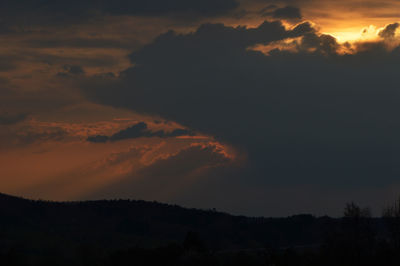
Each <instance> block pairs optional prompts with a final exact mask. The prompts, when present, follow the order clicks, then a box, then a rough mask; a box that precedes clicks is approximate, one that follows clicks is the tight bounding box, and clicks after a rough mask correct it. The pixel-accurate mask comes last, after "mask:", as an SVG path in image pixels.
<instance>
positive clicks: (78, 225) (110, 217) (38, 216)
mask: <svg viewBox="0 0 400 266" xmlns="http://www.w3.org/2000/svg"><path fill="white" fill-rule="evenodd" d="M0 215H1V219H0V226H1V227H0V234H1V236H2V237H1V238H0V241H2V240H3V241H4V239H5V240H7V237H9V239H8V240H7V241H15V242H17V241H18V236H23V235H32V237H33V236H34V237H33V238H32V239H31V241H32V244H34V242H35V241H36V240H35V239H40V241H41V242H46V241H47V242H49V243H51V242H52V241H55V240H56V239H58V240H60V241H67V242H70V243H72V244H73V243H74V242H79V243H86V244H91V243H92V242H95V243H96V245H100V246H104V247H127V246H137V245H140V246H144V247H154V246H159V245H162V244H165V243H172V242H176V243H180V242H181V241H182V240H183V239H184V238H185V236H186V234H187V233H188V232H196V233H197V234H198V235H199V236H200V237H201V238H202V239H203V241H204V242H205V243H206V244H207V246H209V247H211V248H214V249H244V248H247V249H248V248H264V247H287V246H308V245H316V244H318V243H321V241H322V239H323V235H324V232H325V231H326V230H328V228H331V227H332V226H333V224H335V219H332V218H328V217H324V218H315V217H313V216H311V215H298V216H292V217H288V218H249V217H244V216H232V215H229V214H225V213H221V212H216V211H214V210H198V209H186V208H182V207H179V206H173V205H167V204H161V203H157V202H146V201H133V200H101V201H85V202H48V201H33V200H26V199H23V198H18V197H13V196H9V195H5V194H0Z"/></svg>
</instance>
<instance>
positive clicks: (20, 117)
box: [0, 113, 28, 126]
mask: <svg viewBox="0 0 400 266" xmlns="http://www.w3.org/2000/svg"><path fill="white" fill-rule="evenodd" d="M27 117H28V115H27V114H8V113H3V114H0V126H1V125H3V126H4V125H14V124H17V123H19V122H22V121H24V120H25V119H26V118H27Z"/></svg>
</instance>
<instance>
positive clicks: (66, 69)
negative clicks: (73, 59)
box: [57, 65, 85, 77]
mask: <svg viewBox="0 0 400 266" xmlns="http://www.w3.org/2000/svg"><path fill="white" fill-rule="evenodd" d="M83 74H85V71H84V70H83V68H82V67H81V66H78V65H64V66H63V67H62V71H61V72H58V73H57V75H58V76H60V77H71V76H75V75H83Z"/></svg>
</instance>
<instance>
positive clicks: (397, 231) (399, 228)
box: [383, 197, 400, 249]
mask: <svg viewBox="0 0 400 266" xmlns="http://www.w3.org/2000/svg"><path fill="white" fill-rule="evenodd" d="M383 218H384V219H385V222H386V223H387V225H388V228H389V231H390V238H391V241H392V243H393V244H394V246H395V248H396V249H400V197H399V198H398V199H397V200H396V201H395V202H393V204H392V205H391V206H388V207H387V208H386V209H385V210H384V211H383Z"/></svg>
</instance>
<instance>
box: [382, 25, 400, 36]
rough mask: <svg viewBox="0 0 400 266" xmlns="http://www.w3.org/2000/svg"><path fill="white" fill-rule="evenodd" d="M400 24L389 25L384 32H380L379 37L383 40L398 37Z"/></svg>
mask: <svg viewBox="0 0 400 266" xmlns="http://www.w3.org/2000/svg"><path fill="white" fill-rule="evenodd" d="M399 26H400V24H399V23H397V22H396V23H392V24H389V25H387V26H386V27H385V28H384V29H383V30H381V31H380V32H379V36H380V37H382V38H383V39H391V38H394V36H395V35H396V30H397V29H398V28H399Z"/></svg>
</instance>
